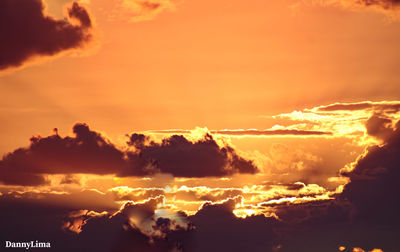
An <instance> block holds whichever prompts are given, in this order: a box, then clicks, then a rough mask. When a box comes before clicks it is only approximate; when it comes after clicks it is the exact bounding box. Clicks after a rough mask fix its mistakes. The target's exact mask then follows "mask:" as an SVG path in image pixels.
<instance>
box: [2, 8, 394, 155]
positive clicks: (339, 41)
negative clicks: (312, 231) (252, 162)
mask: <svg viewBox="0 0 400 252" xmlns="http://www.w3.org/2000/svg"><path fill="white" fill-rule="evenodd" d="M64 2H67V1H60V3H64ZM117 2H118V1H92V3H91V4H90V5H88V8H89V10H90V11H91V13H92V16H93V17H94V19H95V22H96V32H95V34H96V40H97V41H96V43H97V45H94V46H95V47H96V49H94V50H93V52H90V53H86V52H85V53H84V54H88V55H83V56H78V57H68V56H63V57H57V58H54V59H51V60H43V61H44V62H41V63H38V64H34V65H28V66H26V67H24V68H23V69H22V70H16V71H13V72H11V73H9V74H5V75H3V76H2V77H0V84H1V85H0V93H1V96H2V99H1V113H0V116H1V120H2V121H3V122H5V123H2V125H1V126H0V127H1V129H0V132H1V134H2V139H4V141H2V143H1V146H0V151H1V152H2V153H4V152H6V151H7V150H10V147H16V146H19V145H20V144H22V143H26V142H24V139H27V138H28V137H29V136H30V135H31V134H33V133H41V134H47V133H48V132H49V130H50V129H52V128H53V127H58V128H60V129H61V130H62V131H63V132H65V133H67V132H69V129H70V127H71V125H72V124H73V123H75V122H77V121H84V122H87V123H88V124H89V125H92V126H93V127H94V128H98V129H101V130H102V131H105V132H107V134H109V135H111V136H113V137H116V136H119V135H123V134H124V133H127V132H132V131H137V130H149V129H169V128H184V129H193V128H195V127H196V126H200V127H208V128H210V129H222V128H232V129H235V128H261V129H265V128H269V127H271V126H273V125H274V124H275V123H274V122H271V121H270V120H266V119H265V118H260V116H261V115H274V114H278V113H284V112H291V111H293V110H295V109H297V110H299V109H304V108H310V107H313V106H318V105H321V104H329V103H333V102H353V101H362V100H395V99H398V98H399V93H398V92H397V91H398V84H399V83H398V79H399V72H398V71H397V68H396V66H397V65H398V64H399V58H398V57H397V55H398V53H399V47H398V44H399V42H400V35H399V34H398V32H397V31H398V29H399V25H400V23H399V22H389V21H388V18H386V17H385V15H384V14H382V13H379V12H374V11H371V10H369V11H360V10H358V11H357V10H356V11H353V10H348V9H344V8H339V7H332V6H323V7H321V6H313V5H310V4H299V5H297V6H294V4H296V3H298V2H297V1H268V2H265V1H252V3H251V4H249V3H248V2H246V1H229V2H227V1H217V2H215V1H181V2H175V9H174V10H164V11H163V12H161V13H160V14H159V15H158V16H156V17H155V18H154V19H153V20H149V21H142V22H129V18H128V17H129V16H126V15H125V16H122V17H116V18H113V19H112V18H111V17H110V15H111V14H110V13H112V11H105V10H112V9H113V8H114V9H115V8H116V7H115V6H116V5H117ZM48 4H49V5H50V11H52V12H51V13H54V14H56V15H58V16H60V14H61V12H60V10H61V9H60V8H61V7H60V5H57V1H51V3H48ZM80 54H82V52H81V53H80ZM27 122H29V123H27Z"/></svg>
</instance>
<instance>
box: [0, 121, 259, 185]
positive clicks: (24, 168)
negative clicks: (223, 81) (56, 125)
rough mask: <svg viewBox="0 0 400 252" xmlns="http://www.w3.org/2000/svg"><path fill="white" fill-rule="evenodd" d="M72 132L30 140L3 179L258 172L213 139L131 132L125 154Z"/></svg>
mask: <svg viewBox="0 0 400 252" xmlns="http://www.w3.org/2000/svg"><path fill="white" fill-rule="evenodd" d="M73 132H74V134H75V136H74V137H61V136H59V135H58V132H57V131H55V134H53V135H51V136H48V137H40V136H35V137H32V138H31V144H30V146H29V147H28V148H20V149H17V150H15V151H13V152H12V153H9V154H7V155H5V156H4V157H3V159H2V160H0V170H1V173H0V181H1V182H3V183H4V184H14V185H42V184H46V183H48V181H46V179H45V177H44V176H43V175H45V174H73V173H86V174H100V175H102V174H103V175H104V174H116V175H117V176H142V175H154V174H156V173H170V174H172V175H173V176H175V177H209V176H216V177H217V176H229V175H232V174H235V173H256V172H257V171H258V169H257V167H256V166H255V165H254V164H253V162H252V161H250V160H247V159H244V158H242V157H240V156H239V155H238V154H237V153H236V152H235V150H234V149H233V148H232V147H230V146H224V147H220V146H219V145H218V144H217V143H216V142H215V140H214V139H213V138H212V136H211V135H206V136H204V138H203V139H201V140H198V141H196V142H191V141H189V140H187V139H186V138H185V137H183V136H178V135H173V136H171V137H169V138H165V139H164V140H163V141H162V142H161V143H155V142H153V141H150V140H149V137H147V136H144V135H141V134H132V135H131V136H130V140H129V142H128V145H130V146H132V147H134V148H135V151H127V150H120V149H118V148H117V147H116V146H115V145H114V144H112V143H111V142H110V141H109V140H107V139H106V138H105V137H103V136H102V135H101V134H99V133H97V132H95V131H92V130H90V129H89V127H88V126H87V125H86V124H82V123H78V124H76V125H75V126H74V127H73ZM63 182H68V180H65V181H63Z"/></svg>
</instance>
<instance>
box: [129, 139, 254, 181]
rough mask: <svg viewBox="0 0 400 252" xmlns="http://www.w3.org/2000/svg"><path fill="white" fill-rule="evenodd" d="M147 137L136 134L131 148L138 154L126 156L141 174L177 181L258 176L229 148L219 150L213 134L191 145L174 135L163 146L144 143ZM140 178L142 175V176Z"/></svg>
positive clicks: (134, 170) (245, 160)
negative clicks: (244, 174) (166, 175)
mask: <svg viewBox="0 0 400 252" xmlns="http://www.w3.org/2000/svg"><path fill="white" fill-rule="evenodd" d="M145 140H146V138H145V136H144V135H139V134H133V135H131V137H130V141H129V142H128V144H130V145H131V146H134V147H135V148H136V152H130V153H127V156H128V160H129V162H130V167H133V168H135V167H137V166H140V167H142V168H141V172H142V174H145V173H156V172H162V173H170V174H172V175H174V176H176V177H209V176H215V177H219V176H229V175H232V174H235V173H256V172H258V168H257V167H256V166H255V165H254V164H253V162H252V161H250V160H247V159H244V158H242V157H240V156H239V155H238V154H237V153H236V151H235V150H234V149H233V148H232V147H230V146H224V147H220V146H219V145H218V144H217V143H216V142H215V140H214V139H213V137H212V136H211V135H210V134H206V135H205V136H204V138H203V139H200V140H198V141H195V142H191V141H189V140H188V139H186V138H185V137H184V136H180V135H173V136H170V137H168V138H165V139H163V140H162V142H161V143H155V142H150V143H148V144H146V143H145ZM125 171H126V173H122V174H121V175H124V176H129V175H138V174H137V173H136V172H137V171H140V170H138V169H127V170H125ZM139 175H140V173H139Z"/></svg>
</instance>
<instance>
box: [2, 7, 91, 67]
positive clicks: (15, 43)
mask: <svg viewBox="0 0 400 252" xmlns="http://www.w3.org/2000/svg"><path fill="white" fill-rule="evenodd" d="M74 21H76V22H78V24H75V23H74ZM92 26H93V24H92V20H91V18H90V16H89V14H88V12H87V10H86V9H85V8H84V7H82V6H81V5H80V4H78V3H77V2H74V3H73V4H72V5H71V6H70V7H69V8H68V19H62V20H57V19H55V18H54V17H52V16H49V15H47V14H46V13H45V12H44V3H43V1H42V0H18V1H15V0H2V1H1V2H0V36H1V37H2V42H1V43H0V71H1V70H4V69H7V68H11V67H18V66H21V65H23V64H24V63H25V62H26V61H28V60H29V59H31V58H34V57H37V56H52V55H55V54H58V53H60V52H62V51H65V50H69V49H74V48H80V47H83V46H84V45H85V44H87V43H88V42H89V41H90V40H91V39H92V34H91V28H92Z"/></svg>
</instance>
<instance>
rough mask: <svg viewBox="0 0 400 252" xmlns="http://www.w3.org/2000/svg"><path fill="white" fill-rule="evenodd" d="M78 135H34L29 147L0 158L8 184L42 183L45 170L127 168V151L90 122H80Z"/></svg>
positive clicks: (1, 178) (103, 171)
mask: <svg viewBox="0 0 400 252" xmlns="http://www.w3.org/2000/svg"><path fill="white" fill-rule="evenodd" d="M73 132H74V134H75V137H60V136H59V135H58V134H55V135H51V136H48V137H40V136H35V137H32V138H31V144H30V146H29V148H20V149H17V150H15V151H14V152H12V153H9V154H7V155H5V156H4V157H3V159H2V160H1V161H0V170H1V175H0V181H2V182H3V183H4V184H18V185H39V184H44V183H46V180H45V179H44V177H43V175H44V174H71V173H92V174H113V173H116V172H117V171H119V170H121V169H123V167H124V165H125V162H124V159H123V156H124V153H123V152H122V151H120V150H118V149H117V148H116V147H115V146H114V145H113V144H112V143H110V142H109V141H108V140H106V139H105V138H103V137H102V136H101V135H100V134H99V133H97V132H94V131H91V130H90V129H89V127H88V126H87V125H86V124H79V123H78V124H76V125H75V126H74V128H73Z"/></svg>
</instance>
